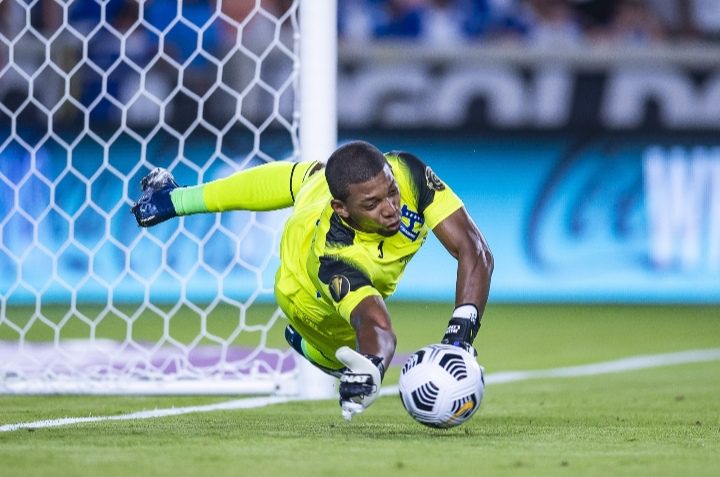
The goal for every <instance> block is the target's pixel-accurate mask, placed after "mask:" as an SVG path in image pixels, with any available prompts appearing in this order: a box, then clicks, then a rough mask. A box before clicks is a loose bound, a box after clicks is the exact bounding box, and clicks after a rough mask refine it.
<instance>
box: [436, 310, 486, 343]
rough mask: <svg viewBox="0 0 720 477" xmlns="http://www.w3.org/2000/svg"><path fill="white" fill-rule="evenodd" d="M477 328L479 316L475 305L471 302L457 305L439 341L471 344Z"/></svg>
mask: <svg viewBox="0 0 720 477" xmlns="http://www.w3.org/2000/svg"><path fill="white" fill-rule="evenodd" d="M479 328H480V318H479V313H478V309H477V307H476V306H475V305H474V304H472V303H465V304H462V305H458V306H457V307H455V310H454V311H453V314H452V318H450V321H449V322H448V326H447V328H446V329H445V335H444V336H443V338H442V341H441V342H442V343H446V344H452V345H454V346H464V345H470V346H472V344H473V341H475V336H476V335H477V332H478V329H479Z"/></svg>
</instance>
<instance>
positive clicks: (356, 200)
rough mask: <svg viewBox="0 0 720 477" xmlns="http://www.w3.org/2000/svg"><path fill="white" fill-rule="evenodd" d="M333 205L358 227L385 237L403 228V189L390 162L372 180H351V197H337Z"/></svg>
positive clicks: (349, 193) (349, 194)
mask: <svg viewBox="0 0 720 477" xmlns="http://www.w3.org/2000/svg"><path fill="white" fill-rule="evenodd" d="M332 205H333V209H334V210H335V212H336V213H337V214H338V215H339V216H340V217H342V218H343V220H345V221H346V222H347V223H348V224H350V225H351V226H352V227H354V228H356V229H357V230H360V231H363V232H371V233H377V234H380V235H382V236H384V237H390V236H392V235H395V234H396V233H397V232H398V230H400V224H401V222H400V190H399V189H398V186H397V183H396V182H395V177H394V176H393V174H392V170H391V169H390V166H389V165H386V166H385V168H384V169H383V170H382V172H380V173H379V174H378V175H376V176H375V177H373V178H372V179H370V180H369V181H366V182H360V183H357V184H350V185H349V186H348V197H347V199H346V200H344V201H342V200H337V199H333V201H332Z"/></svg>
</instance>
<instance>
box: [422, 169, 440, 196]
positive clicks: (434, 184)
mask: <svg viewBox="0 0 720 477" xmlns="http://www.w3.org/2000/svg"><path fill="white" fill-rule="evenodd" d="M425 183H426V184H427V186H428V189H431V190H436V191H439V190H445V184H444V183H443V181H441V180H440V178H439V177H438V176H437V175H435V173H434V172H433V170H432V169H430V166H427V167H425Z"/></svg>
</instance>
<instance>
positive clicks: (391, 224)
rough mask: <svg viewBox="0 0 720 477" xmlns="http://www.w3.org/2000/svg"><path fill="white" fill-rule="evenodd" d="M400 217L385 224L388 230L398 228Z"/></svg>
mask: <svg viewBox="0 0 720 477" xmlns="http://www.w3.org/2000/svg"><path fill="white" fill-rule="evenodd" d="M400 223H401V222H400V219H397V220H396V221H395V222H392V223H390V224H388V225H387V226H386V228H387V229H388V230H400Z"/></svg>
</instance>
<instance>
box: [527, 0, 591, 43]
mask: <svg viewBox="0 0 720 477" xmlns="http://www.w3.org/2000/svg"><path fill="white" fill-rule="evenodd" d="M523 5H524V21H525V23H526V25H527V38H528V40H529V41H530V43H531V44H532V45H533V46H535V47H541V48H553V47H567V46H574V45H578V44H581V43H582V42H583V32H582V27H581V24H580V21H579V18H578V16H577V14H576V12H575V10H574V9H573V8H572V7H571V5H570V2H569V1H568V0H525V3H524V4H523Z"/></svg>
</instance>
